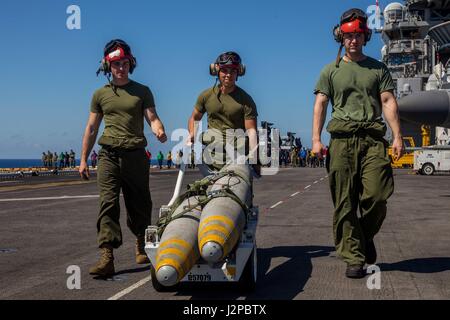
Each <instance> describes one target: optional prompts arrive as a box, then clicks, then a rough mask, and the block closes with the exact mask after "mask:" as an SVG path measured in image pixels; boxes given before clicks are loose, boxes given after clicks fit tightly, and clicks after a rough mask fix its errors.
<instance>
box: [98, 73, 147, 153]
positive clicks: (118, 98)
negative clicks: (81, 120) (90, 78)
mask: <svg viewBox="0 0 450 320" xmlns="http://www.w3.org/2000/svg"><path fill="white" fill-rule="evenodd" d="M115 89H116V92H114V91H113V89H112V87H111V85H109V84H107V85H105V86H104V87H102V88H100V89H98V90H97V91H96V92H95V93H94V96H93V97H92V102H91V112H94V113H101V114H103V119H104V121H105V130H104V131H103V135H102V136H101V137H100V139H99V141H98V143H99V144H100V145H103V146H105V145H106V146H111V147H117V148H124V149H136V148H144V147H145V146H146V145H147V140H146V139H145V136H144V109H146V108H154V107H155V102H154V99H153V94H152V92H151V91H150V89H149V88H148V87H147V86H144V85H142V84H140V83H137V82H135V81H132V80H130V82H129V83H127V84H126V85H124V86H116V87H115Z"/></svg>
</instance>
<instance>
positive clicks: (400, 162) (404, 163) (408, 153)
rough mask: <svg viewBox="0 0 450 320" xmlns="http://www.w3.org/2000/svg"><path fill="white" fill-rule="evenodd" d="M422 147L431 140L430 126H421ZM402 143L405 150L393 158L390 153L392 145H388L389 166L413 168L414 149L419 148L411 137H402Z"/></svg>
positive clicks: (427, 144)
mask: <svg viewBox="0 0 450 320" xmlns="http://www.w3.org/2000/svg"><path fill="white" fill-rule="evenodd" d="M421 129H422V147H426V146H429V145H430V141H431V128H430V126H426V125H423V126H422V128H421ZM403 143H404V146H405V152H404V154H403V156H402V157H401V158H400V159H395V157H394V155H393V153H392V147H389V149H388V154H389V158H390V159H391V166H392V168H394V169H401V168H411V169H412V168H413V167H414V151H415V150H419V149H421V148H420V147H416V144H415V142H414V139H413V137H403Z"/></svg>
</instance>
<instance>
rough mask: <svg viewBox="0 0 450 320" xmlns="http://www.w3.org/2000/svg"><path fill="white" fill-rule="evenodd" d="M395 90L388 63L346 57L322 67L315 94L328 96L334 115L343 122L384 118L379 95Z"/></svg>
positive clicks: (332, 114)
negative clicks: (354, 60)
mask: <svg viewBox="0 0 450 320" xmlns="http://www.w3.org/2000/svg"><path fill="white" fill-rule="evenodd" d="M390 90H394V82H393V80H392V77H391V74H390V73H389V70H388V69H387V67H386V65H385V64H384V63H382V62H379V61H377V60H375V59H373V58H370V57H367V59H365V60H363V61H359V62H346V61H344V60H343V59H341V61H340V62H339V68H337V67H336V63H335V62H333V63H330V64H329V65H327V66H325V68H323V70H322V72H321V73H320V78H319V81H318V82H317V85H316V87H315V90H314V93H315V94H317V93H319V92H320V93H323V94H325V95H327V96H328V98H329V99H330V100H331V104H332V106H333V109H332V113H331V116H332V118H333V119H336V120H341V121H356V122H372V121H381V119H382V118H381V115H382V104H381V97H380V94H381V93H382V92H385V91H390Z"/></svg>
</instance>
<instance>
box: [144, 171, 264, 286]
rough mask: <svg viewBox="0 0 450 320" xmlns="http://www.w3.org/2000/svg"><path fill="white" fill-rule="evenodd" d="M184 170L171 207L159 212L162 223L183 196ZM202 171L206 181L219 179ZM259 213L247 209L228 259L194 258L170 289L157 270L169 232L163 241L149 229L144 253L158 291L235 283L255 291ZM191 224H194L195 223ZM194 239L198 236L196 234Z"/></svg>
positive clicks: (151, 228) (178, 180)
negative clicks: (189, 286) (159, 276)
mask: <svg viewBox="0 0 450 320" xmlns="http://www.w3.org/2000/svg"><path fill="white" fill-rule="evenodd" d="M185 168H186V167H185V165H184V164H181V166H180V171H179V174H178V179H177V183H176V187H175V192H174V195H173V197H172V199H171V201H170V202H169V204H168V205H166V206H162V207H161V208H160V212H159V216H160V219H161V217H164V216H165V215H167V213H168V212H169V211H170V210H171V207H172V206H173V205H174V203H175V202H176V200H177V199H178V198H179V196H180V191H181V185H182V182H183V179H184V173H185ZM199 168H200V171H201V172H202V173H203V175H204V176H205V177H206V178H208V177H212V176H214V175H217V172H212V171H209V170H208V169H206V166H202V165H200V166H199ZM249 168H250V167H249ZM250 172H251V174H252V175H253V171H252V169H250ZM250 192H251V191H250ZM214 196H215V191H214V190H212V191H211V189H208V192H207V197H208V198H209V197H214ZM251 196H252V195H251ZM222 199H224V198H222ZM227 201H231V202H233V201H239V200H236V199H233V198H230V199H227ZM250 203H252V202H250ZM183 204H184V203H182V204H181V205H180V207H183ZM258 213H259V211H258V207H256V206H253V205H251V206H250V207H249V208H248V210H247V214H245V223H244V224H245V226H244V227H243V228H242V232H240V235H239V240H238V241H237V242H236V244H235V245H234V247H233V249H232V250H231V251H230V252H229V254H227V255H226V256H225V258H222V259H220V260H219V261H217V262H211V261H210V262H208V261H206V260H205V259H203V258H202V256H200V257H198V256H196V257H198V258H195V259H197V260H196V261H195V263H191V264H190V265H189V268H190V270H189V271H188V272H185V275H184V276H183V277H182V278H181V279H177V281H176V283H170V284H169V285H167V283H165V284H163V283H161V282H160V281H158V277H157V270H155V268H157V266H158V256H157V255H158V249H159V248H160V245H161V244H162V242H161V240H162V239H161V238H164V235H165V234H164V232H165V231H166V230H167V229H166V230H165V231H164V232H163V234H162V237H160V234H159V228H158V227H157V226H149V227H148V228H147V230H146V236H145V239H146V244H145V251H146V253H147V256H148V257H149V259H150V261H151V264H152V266H151V277H152V284H153V287H154V288H155V290H157V291H160V292H161V291H175V290H176V289H177V287H178V284H179V283H235V284H236V287H237V289H238V290H244V291H251V290H253V289H254V288H255V285H256V280H257V246H256V227H257V224H258ZM201 214H202V213H201V211H200V212H198V215H197V216H196V220H199V217H200V215H201ZM189 218H192V217H189ZM189 220H191V221H192V220H194V219H189ZM197 223H198V222H197ZM168 232H169V231H168ZM195 236H197V234H196V235H195ZM194 245H196V246H198V242H197V241H195V243H194ZM174 250H176V249H174ZM178 251H179V250H178ZM175 253H176V252H175ZM180 254H181V253H180ZM186 259H189V258H186ZM179 265H180V266H182V267H183V266H184V264H183V263H180V264H179ZM191 266H192V267H191ZM182 267H181V268H182ZM186 271H187V270H186Z"/></svg>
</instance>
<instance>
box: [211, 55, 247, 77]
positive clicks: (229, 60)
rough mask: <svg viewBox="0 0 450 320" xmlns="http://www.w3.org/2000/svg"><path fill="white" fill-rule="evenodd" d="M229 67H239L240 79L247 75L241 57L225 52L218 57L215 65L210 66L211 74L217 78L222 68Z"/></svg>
mask: <svg viewBox="0 0 450 320" xmlns="http://www.w3.org/2000/svg"><path fill="white" fill-rule="evenodd" d="M227 64H229V65H238V66H239V67H238V77H242V76H244V75H245V71H246V67H245V65H244V64H242V60H241V57H240V56H239V55H238V54H237V53H236V52H233V51H229V52H224V53H222V54H221V55H220V56H218V57H217V59H216V61H215V62H214V63H211V64H210V65H209V74H210V75H212V76H217V75H218V74H219V71H220V67H221V66H226V65H227Z"/></svg>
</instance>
